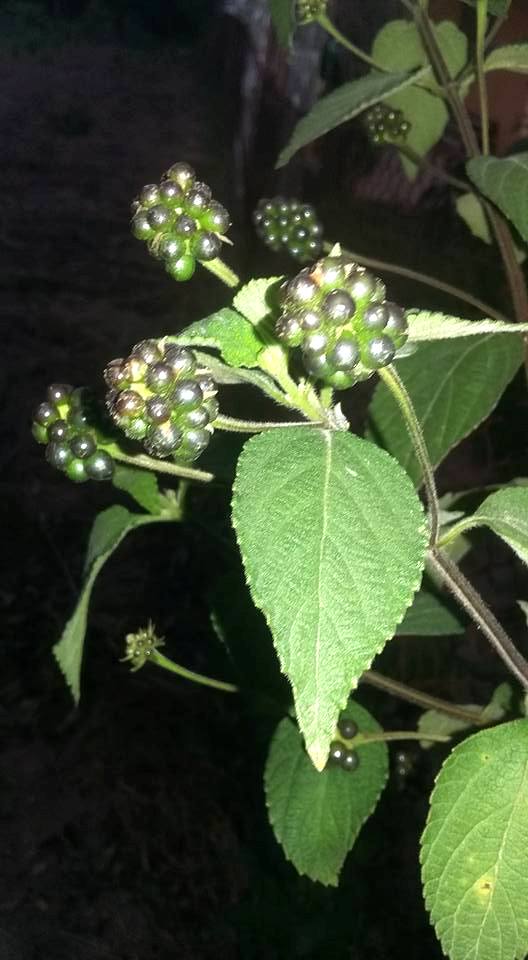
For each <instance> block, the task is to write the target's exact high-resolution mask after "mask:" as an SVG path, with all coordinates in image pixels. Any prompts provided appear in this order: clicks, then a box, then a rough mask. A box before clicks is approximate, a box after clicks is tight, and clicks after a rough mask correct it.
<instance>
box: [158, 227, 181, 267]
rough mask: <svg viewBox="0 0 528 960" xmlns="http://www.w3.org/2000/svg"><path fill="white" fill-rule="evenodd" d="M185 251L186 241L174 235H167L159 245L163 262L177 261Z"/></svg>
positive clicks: (159, 252)
mask: <svg viewBox="0 0 528 960" xmlns="http://www.w3.org/2000/svg"><path fill="white" fill-rule="evenodd" d="M184 250H185V240H184V239H183V237H178V236H176V235H175V234H173V233H165V234H164V235H163V236H162V237H161V239H160V241H159V244H158V254H159V256H160V259H161V260H175V259H176V260H177V259H178V257H181V255H182V253H183V252H184Z"/></svg>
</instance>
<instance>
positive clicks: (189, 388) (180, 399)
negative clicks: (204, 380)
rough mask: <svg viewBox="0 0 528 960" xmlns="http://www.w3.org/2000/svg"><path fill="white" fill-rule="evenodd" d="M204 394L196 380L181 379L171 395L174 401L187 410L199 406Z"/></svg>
mask: <svg viewBox="0 0 528 960" xmlns="http://www.w3.org/2000/svg"><path fill="white" fill-rule="evenodd" d="M203 398H204V396H203V393H202V390H201V387H200V385H199V384H198V383H196V381H194V380H181V381H180V383H177V384H176V386H175V388H174V391H173V393H172V395H171V401H172V403H173V404H174V405H175V406H177V407H182V408H184V409H185V410H193V409H194V408H195V407H199V406H200V404H201V402H202V400H203Z"/></svg>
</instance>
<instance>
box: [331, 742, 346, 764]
mask: <svg viewBox="0 0 528 960" xmlns="http://www.w3.org/2000/svg"><path fill="white" fill-rule="evenodd" d="M345 753H346V747H345V744H344V743H341V741H340V740H333V741H332V743H331V744H330V752H329V754H328V762H329V763H331V764H338V765H339V766H341V763H342V760H343V757H344V755H345Z"/></svg>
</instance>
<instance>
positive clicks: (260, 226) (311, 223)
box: [253, 197, 323, 263]
mask: <svg viewBox="0 0 528 960" xmlns="http://www.w3.org/2000/svg"><path fill="white" fill-rule="evenodd" d="M253 223H254V224H255V229H256V231H257V235H258V236H259V237H260V239H261V240H262V241H263V243H265V245H266V246H267V247H269V248H270V250H275V251H278V250H281V249H283V248H284V249H286V250H287V251H288V253H289V254H290V256H292V257H293V258H294V259H295V260H298V261H299V262H300V263H306V262H307V261H309V260H314V259H315V257H318V256H319V254H320V253H321V248H322V241H323V227H322V224H321V223H319V221H318V219H317V214H316V212H315V210H314V208H313V207H312V206H310V204H308V203H299V202H298V201H297V200H287V199H285V198H284V197H274V198H273V199H272V200H267V199H262V200H259V204H258V207H257V209H256V210H255V211H254V213H253Z"/></svg>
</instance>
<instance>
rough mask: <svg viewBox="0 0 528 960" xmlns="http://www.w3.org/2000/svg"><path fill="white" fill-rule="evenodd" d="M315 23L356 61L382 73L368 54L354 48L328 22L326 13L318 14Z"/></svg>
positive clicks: (380, 68)
mask: <svg viewBox="0 0 528 960" xmlns="http://www.w3.org/2000/svg"><path fill="white" fill-rule="evenodd" d="M317 23H318V24H319V25H320V26H321V27H322V28H323V30H326V32H327V33H329V34H330V36H331V37H333V38H334V40H337V42H338V43H340V44H341V46H342V47H345V48H346V49H347V50H349V51H350V53H353V54H354V56H355V57H357V58H358V60H362V61H363V63H367V64H368V65H369V67H374V69H375V70H379V71H380V72H383V67H380V65H379V64H378V63H376V61H375V60H373V59H372V57H371V56H369V54H368V53H365V51H364V50H361V49H360V47H356V45H355V44H354V43H352V42H351V41H350V40H348V39H347V37H345V36H344V34H342V33H341V31H340V30H338V28H337V27H336V25H335V23H333V22H332V21H331V20H330V17H328V16H327V14H326V13H321V14H319V16H318V17H317Z"/></svg>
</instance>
